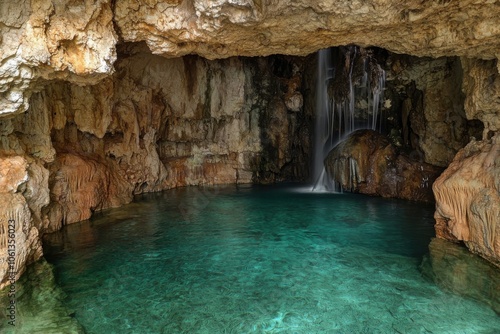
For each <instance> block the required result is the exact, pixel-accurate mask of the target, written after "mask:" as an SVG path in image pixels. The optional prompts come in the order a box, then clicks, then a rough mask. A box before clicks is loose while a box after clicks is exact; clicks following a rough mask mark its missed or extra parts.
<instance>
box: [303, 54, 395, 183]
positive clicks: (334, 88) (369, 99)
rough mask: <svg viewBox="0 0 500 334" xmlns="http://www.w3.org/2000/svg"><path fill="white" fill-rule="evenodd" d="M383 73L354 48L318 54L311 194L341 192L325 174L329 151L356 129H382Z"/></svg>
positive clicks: (370, 57)
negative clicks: (325, 161) (325, 163)
mask: <svg viewBox="0 0 500 334" xmlns="http://www.w3.org/2000/svg"><path fill="white" fill-rule="evenodd" d="M385 78H386V77H385V71H384V70H383V69H382V67H381V66H380V65H379V64H378V63H377V61H376V60H375V58H374V57H373V54H372V53H371V52H370V51H369V50H366V49H362V48H360V47H357V46H347V47H341V48H335V49H323V50H320V51H319V52H318V74H317V84H316V125H315V151H314V163H313V176H314V180H315V183H314V186H313V189H312V190H313V191H341V189H337V188H338V187H337V186H336V185H335V182H333V181H332V180H331V179H330V178H329V177H328V175H327V173H326V171H325V168H324V160H325V158H326V156H327V155H328V153H329V152H330V150H331V149H332V148H334V147H335V146H336V145H337V144H338V143H339V142H340V141H342V140H343V139H345V138H346V137H347V136H348V135H349V134H351V133H352V132H354V131H355V130H359V129H372V130H377V124H378V130H379V131H380V130H381V123H382V122H381V121H380V118H381V117H380V116H379V114H380V110H381V108H380V106H381V103H382V101H383V93H384V87H385Z"/></svg>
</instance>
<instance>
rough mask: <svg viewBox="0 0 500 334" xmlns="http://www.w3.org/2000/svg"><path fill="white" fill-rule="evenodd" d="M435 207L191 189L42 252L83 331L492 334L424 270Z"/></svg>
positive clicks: (483, 313)
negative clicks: (433, 281) (424, 257)
mask: <svg viewBox="0 0 500 334" xmlns="http://www.w3.org/2000/svg"><path fill="white" fill-rule="evenodd" d="M432 216H433V207H432V206H428V205H419V204H415V203H409V202H404V201H398V200H385V199H380V198H372V197H366V196H356V195H347V194H346V195H342V196H340V195H331V194H311V193H300V192H294V191H291V189H290V188H289V187H256V186H243V187H234V186H232V187H214V188H210V187H209V188H183V189H176V190H172V191H166V192H164V193H161V194H151V195H147V196H142V197H141V198H140V199H139V200H138V201H137V202H135V203H132V204H131V205H128V206H125V207H122V208H119V209H115V210H109V211H106V212H103V213H102V214H99V215H97V216H96V217H95V218H94V219H92V220H91V221H88V222H84V223H80V224H74V225H70V226H68V227H66V228H65V229H64V230H63V231H61V232H59V233H55V234H53V235H51V236H49V237H48V238H47V242H46V244H45V252H46V254H47V259H48V261H49V262H50V263H52V264H53V265H54V273H55V277H56V281H57V283H58V284H59V286H60V287H61V288H62V290H63V291H64V292H65V293H66V294H67V296H68V297H67V298H65V299H64V302H65V305H64V307H66V308H69V309H71V310H72V311H74V317H75V318H76V319H77V320H78V321H79V323H80V324H81V325H82V326H83V327H84V328H85V330H86V332H87V333H96V334H100V333H141V334H142V333H210V334H211V333H308V334H309V333H427V332H433V333H496V330H497V328H500V318H499V317H498V316H497V315H496V314H495V313H494V312H493V311H492V310H491V309H490V308H489V307H487V306H486V305H485V304H481V303H478V302H476V301H474V300H471V299H470V298H463V297H460V296H457V295H454V294H452V293H449V292H446V291H443V290H441V289H440V288H438V287H437V286H436V285H435V284H434V283H432V282H431V281H430V280H429V279H427V278H425V277H423V276H422V274H421V272H420V270H419V265H420V264H421V262H422V257H423V255H424V254H425V253H427V252H428V244H429V241H430V240H431V237H432V235H433V233H434V232H433V218H432ZM431 246H432V244H431ZM432 249H433V248H432V247H431V251H432ZM428 262H432V267H433V268H434V272H438V271H439V269H438V267H440V264H439V261H436V260H429V261H428ZM443 270H447V269H443ZM437 276H438V275H436V277H437ZM484 280H485V282H486V280H487V279H486V278H485V279H484ZM47 288H48V289H52V290H54V287H50V286H48V287H47ZM56 295H57V294H56ZM58 300H59V301H60V300H61V299H58ZM37 307H40V305H39V304H38V306H37V304H34V305H33V306H32V309H36V308H37ZM61 314H62V315H61V319H62V321H63V325H64V321H67V319H70V320H71V319H73V318H71V317H68V316H67V314H68V313H67V312H66V313H64V312H62V313H61ZM65 319H66V320H65ZM65 330H66V329H63V330H61V332H62V333H66V331H65Z"/></svg>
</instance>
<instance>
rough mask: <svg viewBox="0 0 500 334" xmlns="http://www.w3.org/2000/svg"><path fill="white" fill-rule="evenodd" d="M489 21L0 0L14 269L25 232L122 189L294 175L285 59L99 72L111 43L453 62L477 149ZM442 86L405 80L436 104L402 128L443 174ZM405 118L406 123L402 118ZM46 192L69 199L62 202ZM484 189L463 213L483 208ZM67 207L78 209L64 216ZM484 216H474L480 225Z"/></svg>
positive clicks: (296, 81) (30, 240)
mask: <svg viewBox="0 0 500 334" xmlns="http://www.w3.org/2000/svg"><path fill="white" fill-rule="evenodd" d="M498 14H499V8H498V5H497V3H496V2H495V1H474V0H460V1H420V0H418V1H417V0H411V1H405V2H404V3H402V2H401V1H395V0H371V1H334V2H327V1H320V2H317V1H307V0H299V1H289V0H279V1H267V0H266V1H261V0H259V1H249V0H248V1H247V0H217V1H210V2H207V1H202V0H193V1H182V0H169V1H156V0H142V1H111V0H97V1H91V0H84V1H73V0H60V1H51V0H37V1H31V2H28V1H14V0H3V1H0V154H1V156H2V157H8V159H11V158H14V157H16V158H15V159H17V158H18V157H20V158H22V159H24V160H25V161H26V168H24V167H23V168H24V171H21V172H20V173H21V174H22V175H23V178H22V179H18V177H17V176H16V177H14V176H13V180H14V179H17V181H8V182H6V183H5V186H6V188H5V189H11V190H6V192H2V195H1V198H2V201H3V203H2V205H1V206H0V207H1V208H2V210H3V211H1V212H3V213H2V215H3V216H2V217H3V218H2V219H4V218H5V219H8V216H11V215H14V216H16V219H19V221H22V222H23V224H24V223H26V224H27V225H28V226H29V231H28V232H26V233H25V235H24V237H23V238H24V239H22V240H19V243H20V245H24V246H22V247H23V249H24V250H25V253H23V254H24V255H22V257H21V259H20V261H21V262H20V265H21V268H22V267H23V266H24V264H25V263H28V262H30V261H32V260H34V259H36V258H37V257H38V256H39V255H40V249H39V241H35V239H36V240H37V237H36V236H35V235H36V233H38V232H36V229H38V230H39V232H40V233H43V232H44V231H50V230H53V229H56V228H58V226H59V225H60V223H61V222H62V221H65V222H69V221H73V220H77V219H80V218H82V217H86V216H88V215H89V213H90V212H92V210H95V209H99V208H104V207H107V206H114V205H119V204H120V203H123V202H126V201H128V199H129V198H130V196H131V194H133V193H140V192H144V191H156V190H160V189H165V188H168V187H173V186H181V185H188V184H200V183H206V184H212V183H223V182H248V181H250V180H260V181H262V182H272V181H277V180H282V179H293V178H294V177H296V176H297V175H301V176H304V172H303V171H304V166H306V165H307V161H306V160H307V159H306V158H307V156H308V154H309V153H307V152H309V150H308V149H307V147H309V143H308V140H309V137H310V129H308V128H307V126H304V124H306V123H307V124H310V122H309V123H308V121H310V118H311V115H310V114H307V113H306V115H304V114H303V113H302V111H303V110H304V109H303V108H304V106H305V105H307V104H308V103H310V102H308V101H306V98H307V96H309V97H310V96H311V94H309V95H308V93H307V92H305V91H304V88H303V87H300V85H301V80H300V78H301V75H302V73H301V68H300V66H297V65H296V64H295V65H290V64H288V65H286V63H287V62H288V60H286V59H285V57H282V58H279V57H275V58H274V62H275V63H274V64H272V61H271V64H269V63H266V61H263V60H262V59H258V58H256V59H253V60H245V61H242V60H241V59H236V58H233V59H228V60H225V61H223V62H220V63H209V62H207V61H206V60H202V59H200V58H196V57H193V56H190V57H186V58H184V59H179V58H177V59H172V60H168V61H166V60H164V59H162V58H158V57H156V58H155V57H151V56H150V55H145V52H139V53H136V51H133V50H132V49H134V48H135V46H134V47H130V45H128V44H127V43H121V44H120V47H121V48H123V50H122V51H121V52H122V53H121V60H120V61H119V62H117V63H116V64H115V61H116V59H117V51H116V49H117V46H116V45H117V42H118V40H120V41H121V42H141V41H144V42H145V43H144V47H145V49H148V50H147V51H148V52H149V50H151V51H152V52H153V53H156V54H159V55H163V56H166V57H176V56H180V55H186V54H192V53H197V54H199V55H203V56H205V57H207V58H227V57H230V56H233V55H234V56H237V55H240V56H241V55H248V56H258V55H270V54H294V55H306V54H309V53H311V52H314V51H316V50H318V49H319V48H324V47H328V46H333V45H346V44H351V43H356V44H359V45H363V46H368V45H376V46H380V47H384V48H386V49H388V50H390V51H394V52H398V53H407V54H411V55H416V56H432V57H437V56H445V55H446V56H461V57H462V58H461V63H462V66H463V70H464V71H463V87H462V89H463V92H464V94H465V112H466V115H467V118H468V119H479V120H481V121H482V122H483V123H484V124H485V131H484V134H483V139H484V140H488V139H489V138H491V137H492V136H493V135H494V134H495V132H497V131H498V129H499V127H500V124H499V123H498V119H499V117H498V110H499V108H498V95H499V94H498V89H497V88H498V87H499V85H498V62H497V60H496V58H497V56H498V50H499V44H500V42H499V41H500V38H499V34H500V29H498V28H497V27H498V26H500V25H499V23H500V22H499V21H500V15H498ZM146 44H147V47H146ZM144 51H146V50H144ZM480 59H482V60H480ZM283 63H285V66H281V65H282V64H283ZM115 67H116V71H117V73H116V74H113V73H114V71H115ZM282 68H285V69H286V70H283V69H282ZM451 72H456V71H455V70H452V71H451ZM261 73H274V76H273V75H268V74H266V75H262V74H261ZM276 73H280V74H279V75H276ZM431 73H432V71H431ZM431 77H432V76H431ZM437 77H439V75H437V76H436V78H437ZM452 78H453V79H451V78H448V79H447V78H443V79H444V80H448V81H445V82H448V83H450V88H451V89H450V90H445V91H443V90H436V91H433V85H434V83H433V82H428V83H426V84H425V85H423V86H421V87H424V88H422V90H426V91H428V92H429V94H428V95H426V96H427V97H425V98H424V100H423V103H425V104H428V103H437V102H439V103H440V102H441V97H442V96H444V97H446V99H445V101H447V102H446V103H444V104H443V103H440V104H439V106H440V107H439V108H438V110H439V112H437V113H433V112H432V108H429V109H428V108H423V109H422V110H424V111H425V115H424V117H425V118H426V119H427V120H428V122H427V123H425V122H424V123H422V124H427V125H425V126H424V128H423V129H418V130H415V133H417V134H418V136H419V139H420V142H419V145H421V148H423V152H424V154H425V160H426V161H429V162H432V163H435V164H439V165H443V166H444V165H445V164H446V162H447V161H449V160H450V158H451V155H452V154H453V152H455V151H456V150H457V149H458V148H459V147H458V146H457V145H458V144H457V143H459V142H460V140H458V139H457V138H459V137H460V136H461V134H463V133H464V132H463V131H462V130H463V129H462V127H461V125H460V124H458V118H457V119H456V120H455V119H454V118H453V117H452V118H450V119H443V117H444V116H445V114H446V108H448V107H449V106H452V107H455V104H454V102H453V101H451V100H450V99H449V96H448V95H447V94H448V93H447V92H448V91H449V92H452V91H453V92H455V91H456V90H457V87H458V85H457V84H456V83H454V82H455V78H458V77H456V76H454V77H452ZM62 80H64V81H62ZM415 82H416V84H417V85H418V80H415ZM69 83H72V84H69ZM441 87H445V88H446V84H444V86H443V85H442V86H441ZM419 89H420V88H419ZM439 92H444V95H443V94H442V93H439ZM450 101H451V102H450ZM410 102H412V101H411V99H410ZM410 102H407V103H406V106H407V107H408V108H409V109H408V110H410V111H411V108H412V107H414V106H415V105H413V104H412V103H413V102H412V103H410ZM442 106H445V108H444V109H443V108H441V107H442ZM24 111H27V112H26V113H23V112H24ZM427 111H429V112H431V113H430V114H429V113H427ZM459 112H461V111H460V110H459ZM410 113H411V112H410ZM446 115H447V114H446ZM412 117H413V116H412ZM450 120H451V121H450ZM410 121H413V123H414V124H417V128H418V123H419V119H418V117H414V118H411V117H410ZM455 121H457V122H455ZM454 122H455V123H454ZM453 136H454V137H453ZM463 137H464V136H463ZM449 138H455V139H457V140H456V141H453V140H452V141H449V140H448V139H449ZM429 152H430V153H429ZM61 163H63V164H62V165H61ZM64 163H67V164H68V166H74V167H75V168H77V171H76V172H75V171H73V170H70V169H68V168H65V167H64ZM13 167H14V165H13V164H10V165H6V167H5V168H6V170H7V173H11V172H12V173H14V171H11V168H13ZM21 169H22V168H21ZM2 172H4V170H2ZM59 172H60V173H59ZM85 172H90V175H84V173H85ZM16 173H17V172H16ZM14 174H15V173H14ZM14 174H12V175H14ZM9 175H10V174H9ZM25 175H27V177H25ZM75 175H76V177H75ZM87 181H91V184H92V182H94V183H93V184H96V185H102V184H104V183H106V182H109V183H110V185H111V186H110V187H108V188H106V187H101V189H108V190H107V192H108V193H107V194H100V193H99V194H95V193H93V190H92V189H90V188H89V187H87V186H83V187H80V186H78V182H80V184H83V183H86V182H87ZM16 182H17V183H16ZM16 184H17V186H16ZM471 184H472V183H469V184H468V185H467V186H464V189H463V190H462V191H461V192H460V191H459V192H458V193H457V195H456V196H458V197H460V196H462V197H464V196H465V195H464V194H467V193H468V192H469V190H468V189H469V188H467V187H469V185H471ZM472 186H473V185H472ZM58 189H59V190H58ZM61 189H66V190H67V191H70V193H71V194H69V193H68V194H67V195H68V197H63V196H62V192H61V191H60V190H61ZM488 189H490V190H491V189H492V188H488ZM496 189H498V187H497V188H496ZM79 191H82V192H84V193H85V195H81V194H78V192H79ZM115 191H116V192H115ZM491 192H492V193H491V194H490V195H488V196H486V195H485V196H483V197H482V200H479V199H478V201H477V205H475V206H473V208H475V209H474V210H476V211H478V210H479V211H480V210H481V209H480V205H487V206H490V207H495V205H497V204H498V199H497V198H495V197H494V196H493V194H494V191H493V190H491ZM92 194H94V195H95V197H96V198H91V196H93V195H92ZM49 195H50V196H49ZM50 198H52V199H53V200H51V199H50ZM81 198H82V199H86V200H85V201H81V200H80V202H82V203H84V204H83V205H82V206H81V207H73V208H71V207H70V206H68V203H76V202H77V201H78V199H81ZM495 201H496V202H495ZM495 203H496V204H495ZM4 204H5V205H4ZM471 210H472V209H471ZM453 215H454V216H460V212H458V213H454V214H453ZM64 217H66V218H67V217H70V218H71V219H70V220H65V219H66V218H64ZM482 219H483V218H482ZM491 219H493V218H492V216H491V215H489V216H488V215H487V216H484V219H483V220H485V221H488V223H487V225H486V226H490V225H491ZM3 223H4V220H2V224H3ZM488 224H489V225H488ZM33 231H34V232H33ZM35 232H36V233H35ZM450 233H451V232H450ZM21 234H22V233H21ZM21 234H19V235H21ZM488 238H490V236H488V237H485V238H484V240H489V239H488ZM471 247H473V246H471ZM474 247H475V246H474ZM477 247H483V248H484V247H486V248H488V246H484V245H483V246H477ZM3 251H4V249H2V248H1V247H0V252H3ZM23 261H24V262H23ZM1 274H2V273H1V272H0V282H4V280H2V277H4V276H2V275H1ZM0 285H1V283H0Z"/></svg>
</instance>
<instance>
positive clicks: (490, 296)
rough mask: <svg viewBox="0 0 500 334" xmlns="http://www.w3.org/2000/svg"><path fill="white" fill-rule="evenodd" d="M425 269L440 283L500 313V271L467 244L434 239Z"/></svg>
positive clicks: (423, 265) (427, 274) (428, 275)
mask: <svg viewBox="0 0 500 334" xmlns="http://www.w3.org/2000/svg"><path fill="white" fill-rule="evenodd" d="M429 250H430V253H429V255H427V256H426V257H425V258H424V261H423V263H422V272H423V273H424V275H426V276H427V277H430V278H431V279H432V280H433V281H434V282H436V284H437V285H438V286H440V287H441V288H443V289H446V290H448V291H452V292H454V293H457V294H460V295H462V296H466V297H469V298H472V299H475V300H478V301H481V302H484V303H486V304H488V305H489V306H491V307H492V308H493V309H494V310H495V311H496V312H497V313H498V314H500V270H499V269H498V268H496V267H493V265H491V264H490V263H488V262H486V261H485V260H483V259H481V258H480V257H478V256H476V255H474V254H472V253H470V252H469V251H468V250H467V249H466V248H465V247H462V246H460V245H457V244H454V243H451V242H448V241H446V240H441V239H433V240H432V241H431V243H430V245H429Z"/></svg>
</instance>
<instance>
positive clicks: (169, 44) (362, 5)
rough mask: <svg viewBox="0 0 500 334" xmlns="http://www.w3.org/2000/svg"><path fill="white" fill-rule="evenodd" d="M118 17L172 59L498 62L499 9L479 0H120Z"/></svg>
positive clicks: (133, 34) (135, 37)
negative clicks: (382, 57) (314, 56)
mask: <svg viewBox="0 0 500 334" xmlns="http://www.w3.org/2000/svg"><path fill="white" fill-rule="evenodd" d="M115 15H116V17H115V20H116V23H117V26H118V29H119V31H120V33H121V35H122V37H123V39H124V40H125V41H135V42H137V41H146V42H147V44H148V46H149V48H150V49H151V51H152V52H153V53H155V54H162V55H165V56H170V57H173V56H181V55H186V54H190V53H197V54H199V55H202V56H204V57H207V58H221V57H230V56H236V55H244V56H256V55H270V54H293V55H307V54H309V53H312V52H314V51H316V50H318V49H321V48H325V47H330V46H336V45H348V44H357V45H362V46H369V45H377V46H380V47H383V48H385V49H388V50H390V51H393V52H397V53H406V54H412V55H417V56H424V55H425V56H434V57H437V56H444V55H448V56H450V55H461V56H467V57H477V58H484V59H493V58H495V57H496V55H497V54H498V45H499V42H498V40H499V38H498V37H499V34H500V30H499V29H496V28H493V27H496V26H498V25H499V23H500V19H499V16H498V7H497V6H496V4H495V3H494V2H491V1H489V2H477V1H473V0H462V1H417V0H412V1H405V2H401V1H395V0H371V1H319V2H318V1H310V0H299V1H290V0H279V1H261V0H259V1H250V0H217V1H210V2H207V1H204V0H194V1H179V0H175V1H167V2H165V1H159V0H148V1H145V0H143V1H118V2H117V3H116V7H115ZM291 32H293V33H291Z"/></svg>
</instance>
